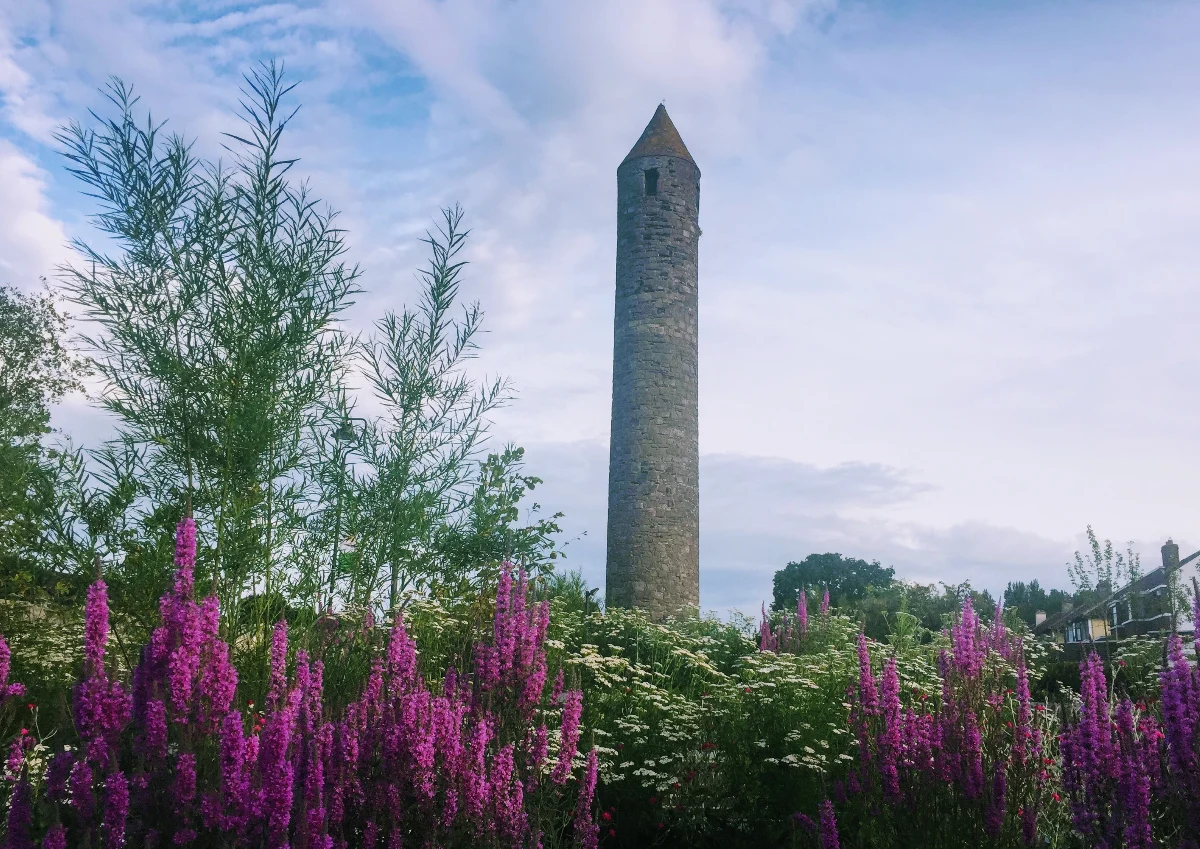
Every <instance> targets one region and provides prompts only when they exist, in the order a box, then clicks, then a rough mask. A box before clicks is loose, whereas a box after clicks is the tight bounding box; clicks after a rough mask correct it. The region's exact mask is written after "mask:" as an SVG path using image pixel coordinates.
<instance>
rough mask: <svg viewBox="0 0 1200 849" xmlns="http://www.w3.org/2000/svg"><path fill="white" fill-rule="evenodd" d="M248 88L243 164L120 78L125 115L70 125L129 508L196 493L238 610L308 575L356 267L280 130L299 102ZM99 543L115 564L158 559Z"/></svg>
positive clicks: (257, 81)
mask: <svg viewBox="0 0 1200 849" xmlns="http://www.w3.org/2000/svg"><path fill="white" fill-rule="evenodd" d="M246 84H247V85H246V88H245V89H244V91H243V94H244V99H243V101H242V106H243V112H244V115H243V117H244V127H245V128H244V130H243V131H242V132H241V133H240V134H233V135H230V136H229V137H228V142H229V144H228V148H229V150H230V151H231V152H232V153H233V156H234V162H233V165H232V166H226V165H224V164H222V163H210V162H205V161H203V160H201V159H199V158H197V157H196V156H194V155H193V152H192V148H191V145H190V144H189V143H188V142H186V141H185V140H184V139H183V138H182V137H180V136H178V135H167V134H165V133H164V132H163V125H162V124H155V123H154V122H153V120H152V119H151V118H150V117H149V116H147V118H146V119H145V121H144V122H139V121H138V120H137V119H136V118H135V115H134V108H135V106H136V105H137V102H138V101H137V98H135V97H134V96H133V94H132V91H131V89H130V88H129V87H128V86H126V85H125V84H124V83H122V82H121V81H119V80H114V81H113V82H112V83H111V84H110V86H109V90H108V94H109V100H110V101H111V104H112V105H113V106H114V107H116V114H115V116H112V117H108V118H102V117H101V116H99V115H97V114H96V113H93V114H92V117H93V118H94V120H95V123H96V124H97V126H96V127H95V128H85V127H84V126H82V125H81V124H79V123H73V124H72V125H71V126H70V127H68V128H67V129H65V130H64V131H63V132H61V133H60V134H59V136H58V139H59V141H60V142H61V144H62V145H63V148H64V152H65V154H66V157H67V159H68V160H69V162H70V170H71V172H72V173H73V174H75V175H76V176H77V177H79V178H80V179H81V180H82V181H83V183H84V184H85V185H86V186H87V188H88V190H89V193H90V194H91V195H92V196H93V197H94V198H96V199H97V200H98V201H99V203H100V212H99V214H97V215H96V216H95V217H94V221H95V224H96V226H97V227H98V229H99V230H100V231H101V233H102V234H104V236H105V237H107V238H106V243H107V244H108V245H111V246H112V251H111V252H109V251H108V250H106V249H105V248H103V247H100V246H97V245H93V244H91V243H89V242H85V241H82V240H80V241H77V242H76V243H75V248H76V249H77V251H78V253H79V254H80V257H81V261H80V262H77V263H76V264H74V265H72V266H70V267H69V268H66V269H65V270H64V271H65V277H66V282H67V286H68V289H69V292H70V293H71V296H72V297H73V298H74V300H75V301H76V302H77V303H78V304H80V305H81V306H82V307H83V309H84V311H85V316H86V318H88V319H90V320H91V321H93V322H95V324H96V326H97V327H98V328H99V332H98V333H96V334H95V335H93V336H90V337H87V339H86V341H87V342H88V343H89V345H90V348H91V352H92V354H93V359H94V362H95V366H96V370H97V373H98V374H99V376H100V377H101V379H102V381H103V390H102V393H101V396H100V398H101V403H102V404H103V405H104V407H105V408H106V409H107V410H108V411H110V412H111V413H113V414H115V415H116V417H117V421H118V423H119V425H118V429H119V436H118V442H119V443H120V449H121V451H122V452H123V453H124V454H125V455H127V456H129V457H132V458H134V460H133V467H134V468H133V469H132V471H133V473H134V479H135V480H136V482H137V490H138V491H137V498H135V499H134V500H133V502H131V507H132V508H134V509H140V510H142V511H143V512H144V514H145V515H144V517H143V518H144V520H145V524H146V525H147V526H148V530H151V531H152V530H153V529H154V528H159V529H160V530H161V529H162V528H168V527H169V526H170V525H171V524H172V523H173V522H174V521H175V520H177V519H178V516H179V514H180V513H181V512H182V511H183V510H184V509H185V505H186V504H188V503H190V505H191V507H192V509H193V510H194V512H195V515H196V518H197V521H198V522H199V523H200V524H201V527H202V529H203V530H202V538H203V539H205V540H208V541H211V546H210V548H209V550H208V551H206V552H205V557H204V559H203V561H202V562H203V564H204V565H205V567H206V568H207V570H208V574H209V576H210V578H211V579H212V580H213V581H215V582H216V583H217V584H218V585H219V586H220V588H221V590H222V591H223V593H222V594H223V595H224V596H226V597H227V598H228V599H229V600H230V601H231V602H233V605H232V606H233V607H234V608H236V600H237V599H238V598H240V597H241V596H242V595H243V594H244V593H245V592H247V591H248V590H249V589H250V588H252V587H254V586H256V585H261V586H263V587H264V588H266V589H267V590H272V589H274V588H275V587H276V586H277V585H278V583H279V580H280V576H281V575H283V574H284V573H286V572H287V571H288V570H290V569H292V568H294V565H295V564H294V563H291V562H290V558H291V555H292V553H293V550H294V549H295V539H296V537H297V535H298V534H300V533H302V531H303V527H304V522H305V512H306V509H305V508H306V505H307V502H308V501H309V500H310V493H309V492H307V491H306V490H307V487H308V485H309V483H310V481H311V469H310V468H308V466H309V462H310V460H311V458H312V451H311V450H310V446H309V444H308V443H309V442H310V441H311V440H312V438H313V434H314V432H317V431H320V430H321V429H322V428H323V427H326V426H327V423H326V422H325V421H324V419H325V416H324V412H325V409H326V408H327V401H328V399H329V397H330V393H331V390H332V389H333V387H336V386H338V385H339V384H340V383H341V382H342V375H343V373H344V371H345V369H346V367H347V355H348V352H349V350H350V347H351V341H352V340H350V339H348V338H346V336H345V335H344V334H343V333H342V332H341V331H340V330H339V329H338V327H337V325H336V320H337V318H338V317H339V316H340V314H341V313H342V312H343V310H344V309H345V308H346V307H347V306H348V305H349V304H350V298H351V296H352V295H353V294H354V292H355V278H356V277H357V269H356V268H353V267H348V266H347V265H346V264H345V263H344V262H343V261H342V255H343V253H344V252H345V244H344V241H343V237H342V233H341V231H339V230H338V229H337V228H336V227H335V226H334V214H333V213H332V212H331V211H327V210H324V209H323V208H321V207H320V206H319V204H318V202H317V200H316V199H314V198H313V197H311V196H310V195H309V193H308V190H307V188H306V187H305V186H304V185H299V186H297V185H294V184H293V183H291V182H290V181H289V180H288V173H289V171H290V169H291V167H292V165H293V164H294V162H295V160H293V159H289V158H287V157H286V156H284V154H283V152H282V138H283V132H284V129H285V127H286V126H287V124H288V122H289V120H290V119H291V117H292V116H293V115H294V114H295V112H294V110H293V111H290V112H289V111H286V110H285V109H284V107H283V101H284V99H285V97H286V96H287V94H288V92H289V91H290V87H289V86H286V85H285V84H284V81H283V74H282V69H281V68H279V67H278V66H276V65H275V64H273V63H272V64H271V65H269V66H266V67H264V68H262V69H260V70H258V71H255V72H254V73H252V74H251V75H249V76H247V77H246ZM111 450H113V449H111V448H110V451H111ZM155 536H163V535H162V534H161V533H160V534H156V535H155ZM168 536H169V535H168ZM97 553H99V554H101V555H102V556H103V557H104V558H105V559H106V560H107V561H108V567H109V568H113V569H118V570H119V569H120V568H123V567H129V566H130V562H131V561H136V560H137V559H138V557H139V556H140V555H142V554H144V552H139V551H130V550H126V551H121V552H117V551H100V552H97ZM162 567H163V571H164V572H165V570H167V569H169V563H163V564H162Z"/></svg>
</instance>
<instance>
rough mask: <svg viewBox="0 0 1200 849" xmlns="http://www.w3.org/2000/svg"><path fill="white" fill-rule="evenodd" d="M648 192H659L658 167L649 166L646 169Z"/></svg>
mask: <svg viewBox="0 0 1200 849" xmlns="http://www.w3.org/2000/svg"><path fill="white" fill-rule="evenodd" d="M646 194H648V195H656V194H658V169H657V168H647V169H646Z"/></svg>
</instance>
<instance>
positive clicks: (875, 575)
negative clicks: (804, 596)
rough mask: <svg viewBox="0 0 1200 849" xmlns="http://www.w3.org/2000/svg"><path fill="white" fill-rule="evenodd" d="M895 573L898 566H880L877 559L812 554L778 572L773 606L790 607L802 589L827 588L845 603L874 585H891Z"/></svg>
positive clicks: (837, 600)
mask: <svg viewBox="0 0 1200 849" xmlns="http://www.w3.org/2000/svg"><path fill="white" fill-rule="evenodd" d="M895 574H896V570H895V569H893V568H892V567H891V566H881V565H880V564H879V561H878V560H874V561H872V562H870V563H868V562H867V561H866V560H859V559H858V558H855V557H843V556H842V555H841V554H837V553H825V554H810V555H808V556H807V557H805V558H804V559H803V560H801V561H800V562H799V563H796V562H794V561H793V562H791V563H789V564H788V565H787V566H785V567H783V568H782V569H780V570H779V571H778V572H776V573H775V593H774V595H775V600H774V603H773V606H774V607H775V609H776V610H791V609H793V608H795V606H796V600H797V598H798V597H799V595H800V590H801V589H805V590H808V591H809V592H810V593H811V592H813V591H820V590H823V589H828V590H829V597H830V600H831V601H832V603H834V604H836V605H838V606H839V607H844V606H847V605H849V604H851V603H852V602H856V601H859V600H861V599H862V598H864V597H865V596H866V594H867V592H868V590H869V589H870V588H871V587H887V586H890V585H891V583H892V580H893V579H894V577H895Z"/></svg>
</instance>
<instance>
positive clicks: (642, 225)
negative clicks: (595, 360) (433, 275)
mask: <svg viewBox="0 0 1200 849" xmlns="http://www.w3.org/2000/svg"><path fill="white" fill-rule="evenodd" d="M650 168H656V169H658V175H659V176H658V187H657V188H658V192H657V194H656V195H647V194H646V185H645V182H646V176H645V172H646V170H647V169H650ZM699 215H700V171H699V169H698V168H697V167H696V166H695V165H694V164H692V163H691V162H688V161H686V160H683V159H678V158H675V157H666V156H647V157H641V158H638V159H633V160H630V161H627V162H625V163H623V164H622V165H621V167H620V168H618V169H617V297H616V317H615V335H614V344H613V405H612V431H611V433H612V436H611V446H610V456H609V483H608V569H607V587H606V602H607V604H608V605H609V606H612V607H637V608H641V609H643V610H646V611H647V612H649V613H650V614H651V615H653V616H655V617H657V618H661V617H662V616H665V615H667V614H670V613H675V612H677V611H678V610H680V609H681V608H683V607H685V606H688V605H693V606H698V605H699V603H700V492H699V483H700V469H699V464H700V463H699V460H700V454H699V423H698V407H697V401H698V381H697V355H698V350H697V331H698V328H697V301H698V298H697V285H698V268H697V256H698V248H699V239H700V227H699V224H698V222H699Z"/></svg>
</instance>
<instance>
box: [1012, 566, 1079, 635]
mask: <svg viewBox="0 0 1200 849" xmlns="http://www.w3.org/2000/svg"><path fill="white" fill-rule="evenodd" d="M1070 600H1071V594H1070V593H1068V592H1066V591H1065V590H1059V589H1052V590H1050V591H1049V592H1047V591H1046V590H1045V589H1043V588H1042V585H1041V584H1040V583H1039V582H1038V580H1037V578H1034V579H1033V580H1032V581H1030V582H1029V583H1026V582H1024V581H1010V582H1009V584H1008V586H1007V587H1006V588H1005V589H1004V606H1005V607H1006V608H1016V611H1017V615H1018V616H1019V617H1020V618H1021V621H1022V622H1024V623H1025V624H1026V625H1028V626H1029V627H1031V628H1032V627H1033V626H1034V625H1035V624H1036V618H1037V612H1038V611H1039V610H1041V611H1044V612H1045V613H1046V615H1047V616H1053V615H1054V614H1056V613H1060V612H1061V611H1062V609H1063V602H1066V601H1070Z"/></svg>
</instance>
